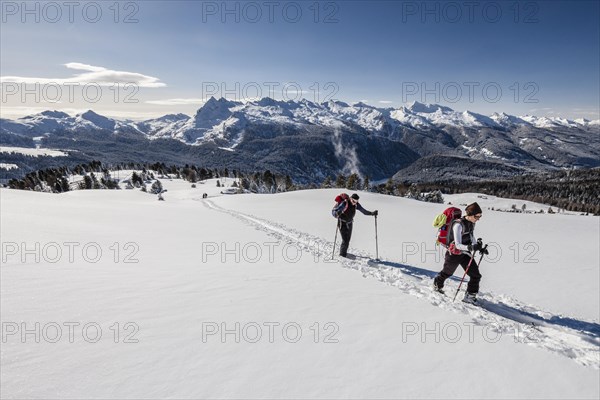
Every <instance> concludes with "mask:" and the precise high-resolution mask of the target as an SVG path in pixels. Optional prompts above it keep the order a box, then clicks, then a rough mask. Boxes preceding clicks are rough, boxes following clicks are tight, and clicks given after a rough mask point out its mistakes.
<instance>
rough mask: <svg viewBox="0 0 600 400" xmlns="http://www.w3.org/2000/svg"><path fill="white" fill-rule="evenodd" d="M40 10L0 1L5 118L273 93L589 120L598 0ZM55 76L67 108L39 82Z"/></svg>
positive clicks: (128, 112)
mask: <svg viewBox="0 0 600 400" xmlns="http://www.w3.org/2000/svg"><path fill="white" fill-rule="evenodd" d="M49 4H50V3H49V2H29V3H27V5H26V7H27V10H25V9H24V8H23V3H22V2H6V1H2V8H1V11H2V24H1V35H0V36H1V38H0V44H1V47H0V51H1V58H0V60H1V61H0V68H1V76H2V89H3V94H2V115H3V116H4V117H11V118H12V117H14V116H18V115H24V114H27V113H31V112H32V111H40V110H42V109H62V110H65V111H67V112H76V111H79V110H85V109H94V110H95V111H97V112H99V113H103V114H106V115H112V116H121V117H130V118H145V117H150V116H159V115H163V114H166V113H173V112H184V113H187V114H192V113H193V112H194V111H195V110H196V109H197V108H198V107H199V106H200V105H201V104H202V100H203V99H204V98H206V97H207V96H209V95H215V97H220V96H223V97H228V98H231V99H237V100H240V99H243V98H246V97H255V96H256V95H259V96H260V95H262V96H263V97H264V96H268V95H272V97H275V98H278V99H297V98H299V97H304V98H307V99H309V100H312V101H324V100H328V99H330V98H333V99H338V100H343V101H346V102H350V103H352V102H357V101H365V102H367V103H369V104H372V105H375V106H382V107H399V106H401V105H403V104H406V103H410V102H412V101H421V102H429V103H440V104H444V105H447V106H449V107H452V108H454V109H456V110H465V109H469V110H472V111H476V112H480V113H484V114H490V113H492V112H494V111H504V112H507V113H510V114H516V115H524V114H534V115H539V116H542V115H548V116H564V117H568V118H581V117H585V118H588V119H597V118H599V116H598V113H599V107H600V106H599V104H600V100H599V97H600V95H599V92H600V72H599V71H600V22H599V21H600V9H599V2H598V1H564V2H562V1H537V2H532V1H522V2H515V1H495V2H493V1H492V2H488V1H474V2H466V1H458V2H445V1H428V2H423V1H416V2H413V1H369V2H366V1H321V2H315V1H295V2H285V1H272V2H266V1H256V2H243V1H242V2H227V3H224V2H221V1H218V2H201V1H181V2H177V1H175V2H174V1H171V2H161V1H129V2H128V1H124V2H120V3H117V4H118V7H115V6H114V4H115V2H113V1H109V2H96V3H91V2H79V3H77V4H78V5H77V6H75V7H74V8H73V9H71V10H69V9H68V8H67V7H66V6H64V5H62V4H63V2H55V3H53V4H58V5H59V8H58V9H57V8H56V6H54V5H49ZM224 4H225V6H223V5H224ZM470 4H471V5H470ZM98 5H99V6H98ZM224 7H225V8H224ZM84 9H85V10H84ZM98 10H100V11H101V13H102V14H101V15H98V14H97V12H98ZM117 10H118V14H116V12H117ZM257 10H260V13H261V14H260V15H258V14H257ZM69 11H71V12H72V15H71V16H70V15H69ZM298 12H300V13H301V14H298ZM58 13H60V15H59V14H58ZM36 17H37V18H39V21H36V20H35V18H36ZM70 18H72V20H70ZM236 19H238V20H237V21H236ZM94 20H96V21H97V22H92V21H94ZM125 20H128V21H129V23H126V22H125ZM61 79H62V81H61ZM65 80H66V81H68V82H71V84H73V82H77V83H78V86H71V88H72V89H71V90H73V96H72V98H70V97H69V96H68V95H67V92H68V90H66V89H64V88H63V93H62V94H61V95H58V94H57V93H56V92H55V87H54V86H52V85H50V82H55V83H56V84H57V85H62V84H64V81H65ZM35 82H38V83H39V86H38V87H35V86H34V83H35ZM125 82H135V85H136V87H137V88H138V90H135V89H134V88H133V87H130V86H128V87H127V88H126V87H124V86H123V84H124V83H125ZM96 83H97V84H98V86H99V87H100V92H99V93H96V91H97V90H98V89H97V88H95V87H94V88H92V92H93V94H94V93H95V94H97V96H95V97H94V96H93V95H92V96H90V95H89V92H88V93H87V94H88V95H87V96H86V95H84V93H83V90H84V87H86V86H85V85H90V84H96ZM7 85H9V86H7ZM110 85H113V86H112V87H111V86H110ZM115 85H118V86H115ZM284 86H285V87H286V89H287V91H284V90H283V88H284ZM27 88H29V89H31V90H33V91H37V92H39V93H40V96H39V98H38V99H36V98H35V96H34V95H33V94H29V95H26V96H25V97H24V98H23V96H24V94H25V93H26V91H25V90H26V89H27ZM86 90H87V89H86ZM116 94H118V95H119V97H118V98H116V97H115V96H116ZM91 97H93V99H91ZM50 100H53V102H52V101H50ZM132 101H137V102H132Z"/></svg>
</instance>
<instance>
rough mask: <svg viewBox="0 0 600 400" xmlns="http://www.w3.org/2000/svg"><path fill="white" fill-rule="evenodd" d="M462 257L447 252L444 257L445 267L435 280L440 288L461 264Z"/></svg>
mask: <svg viewBox="0 0 600 400" xmlns="http://www.w3.org/2000/svg"><path fill="white" fill-rule="evenodd" d="M460 257H461V256H460V255H453V254H450V252H449V251H447V252H446V256H445V257H444V267H443V268H442V270H441V271H440V272H439V273H438V274H437V276H436V277H435V279H434V280H433V281H434V283H435V285H436V286H437V287H438V288H440V289H441V288H443V287H444V281H445V280H446V279H448V278H450V277H451V276H452V275H453V274H454V271H456V268H458V264H460Z"/></svg>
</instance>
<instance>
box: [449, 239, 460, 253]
mask: <svg viewBox="0 0 600 400" xmlns="http://www.w3.org/2000/svg"><path fill="white" fill-rule="evenodd" d="M448 251H449V252H450V254H453V255H455V256H457V255H459V254H462V252H461V251H460V250H459V249H457V248H456V246H455V245H454V242H452V243H450V246H448Z"/></svg>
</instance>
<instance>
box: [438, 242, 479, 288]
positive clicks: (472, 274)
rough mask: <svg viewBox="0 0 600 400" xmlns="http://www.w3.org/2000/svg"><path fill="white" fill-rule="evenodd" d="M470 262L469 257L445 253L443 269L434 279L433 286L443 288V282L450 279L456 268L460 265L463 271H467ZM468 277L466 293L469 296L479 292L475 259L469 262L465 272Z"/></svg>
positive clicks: (477, 266)
mask: <svg viewBox="0 0 600 400" xmlns="http://www.w3.org/2000/svg"><path fill="white" fill-rule="evenodd" d="M470 261H471V256H470V255H468V254H458V255H454V254H450V252H449V251H447V252H446V257H444V268H443V269H442V270H441V271H440V273H439V274H438V275H437V276H436V277H435V279H434V282H435V284H436V285H437V286H438V287H440V288H442V287H444V281H445V280H446V279H448V278H450V277H451V276H452V275H453V274H454V271H456V268H458V266H459V265H460V266H461V267H462V268H463V269H464V270H466V269H467V266H468V265H469V262H470ZM467 275H469V278H470V279H469V284H468V285H467V292H469V293H471V294H476V293H478V292H479V281H480V280H481V274H480V273H479V265H477V262H476V261H475V259H473V261H472V262H471V266H470V267H469V271H468V272H467Z"/></svg>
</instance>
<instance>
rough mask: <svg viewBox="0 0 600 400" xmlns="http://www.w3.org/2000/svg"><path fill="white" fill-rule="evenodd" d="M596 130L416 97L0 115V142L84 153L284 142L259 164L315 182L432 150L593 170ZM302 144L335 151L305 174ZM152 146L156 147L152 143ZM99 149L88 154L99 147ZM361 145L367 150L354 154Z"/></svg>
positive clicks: (253, 148)
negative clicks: (32, 142)
mask: <svg viewBox="0 0 600 400" xmlns="http://www.w3.org/2000/svg"><path fill="white" fill-rule="evenodd" d="M599 129H600V120H595V121H588V120H584V119H578V120H568V119H565V118H560V117H551V118H550V117H536V116H530V115H526V116H513V115H508V114H505V113H494V114H492V115H490V116H486V115H482V114H478V113H474V112H471V111H463V112H460V111H455V110H453V109H451V108H449V107H446V106H442V105H438V104H423V103H419V102H414V103H412V104H411V105H410V106H408V107H400V108H378V107H373V106H371V105H368V104H364V103H356V104H352V105H350V104H347V103H344V102H341V101H328V102H324V103H320V104H319V103H314V102H311V101H308V100H305V99H303V100H300V101H278V100H274V99H271V98H268V97H267V98H263V99H260V100H257V101H250V102H237V101H230V100H227V99H224V98H220V99H216V98H214V97H212V98H210V99H209V100H208V101H207V102H206V103H205V104H204V105H203V106H202V107H201V108H200V109H198V111H197V112H196V114H195V115H193V116H187V115H185V114H169V115H165V116H163V117H160V118H156V119H150V120H146V121H141V122H136V121H131V120H125V121H121V120H116V119H112V118H108V117H105V116H102V115H99V114H97V113H95V112H93V111H91V110H89V111H86V112H84V113H81V114H77V115H75V116H70V115H68V114H66V113H63V112H59V111H44V112H42V113H39V114H35V115H31V116H27V117H23V118H20V119H16V120H6V119H2V120H0V139H2V141H1V143H3V144H15V143H18V144H19V145H22V142H18V141H17V140H27V139H28V138H31V139H33V138H36V140H37V141H38V143H42V144H43V145H44V146H45V147H49V146H55V147H56V146H57V145H62V147H59V148H64V145H65V143H64V141H60V140H58V139H59V138H62V139H64V138H65V137H70V138H71V139H73V140H72V142H75V143H69V145H68V148H70V149H76V150H79V151H85V150H90V149H89V146H88V147H87V148H82V147H81V146H79V143H77V142H80V141H81V140H80V139H81V138H82V137H87V136H89V135H92V136H91V137H93V138H94V140H95V141H96V145H98V146H100V145H99V143H98V141H104V142H106V141H109V142H110V141H114V140H115V137H121V138H127V139H128V140H129V141H136V140H137V141H142V140H144V141H148V140H150V141H156V140H157V139H170V140H175V141H178V142H180V143H182V144H185V145H190V146H193V147H203V146H208V148H210V149H211V153H210V154H212V155H213V156H214V154H215V153H214V152H215V151H217V152H218V153H222V152H223V151H227V152H230V153H236V154H235V156H233V155H231V154H230V155H229V156H228V157H229V158H230V161H231V163H232V164H234V165H235V164H243V165H248V164H250V165H251V166H256V164H257V162H259V159H258V158H256V156H257V154H256V152H257V151H258V150H259V149H260V150H265V151H266V152H267V153H269V152H270V153H272V152H273V151H278V150H282V149H283V148H285V147H286V146H287V148H286V149H284V150H285V151H284V153H285V154H284V157H277V160H278V161H277V162H275V161H273V162H269V161H268V160H267V162H266V166H267V167H270V168H272V169H275V170H287V171H282V172H295V174H296V175H297V174H298V173H299V172H301V174H304V173H305V174H306V175H308V176H311V177H316V178H318V177H323V176H324V175H327V174H331V173H334V174H335V173H336V172H341V171H343V172H359V173H362V174H365V175H371V176H372V177H376V178H384V177H386V176H391V175H393V174H394V173H395V172H397V171H392V169H393V168H398V167H405V166H407V165H408V164H411V163H412V162H414V161H415V160H417V159H419V158H423V157H431V156H433V155H438V154H442V155H443V156H452V157H462V158H468V159H474V160H479V161H481V162H484V163H488V162H490V163H493V165H490V166H489V168H486V167H484V168H483V170H486V169H491V170H495V169H496V170H499V169H502V168H501V166H502V165H508V166H510V167H511V168H517V169H526V170H531V169H533V170H539V169H548V168H571V167H597V166H600V161H599V160H600V138H599V135H598V131H599ZM99 133H102V134H103V135H104V136H102V135H98V134H99ZM107 135H108V136H107ZM292 138H293V140H292ZM258 142H260V146H258ZM160 143H163V142H160ZM309 143H312V144H313V145H314V144H315V143H321V144H325V147H327V148H328V151H326V153H323V152H322V150H317V151H318V152H319V153H320V154H321V156H323V157H317V159H320V160H323V159H324V158H325V159H327V158H332V157H333V160H332V162H330V163H329V164H330V165H329V166H327V165H321V166H319V168H318V169H313V170H312V171H306V168H307V167H308V168H310V165H313V163H312V161H311V162H307V160H304V161H302V162H296V161H294V159H293V158H294V157H291V158H290V155H291V154H293V152H296V153H297V151H296V150H297V149H302V148H304V147H305V146H306V145H309ZM391 143H393V146H396V147H397V146H398V145H400V144H401V145H404V146H405V147H403V148H402V149H399V152H398V156H400V157H402V159H401V160H400V159H398V160H395V161H394V160H392V161H394V162H392V163H390V164H389V165H387V166H383V167H382V166H379V167H376V166H374V164H377V163H378V160H377V159H371V160H366V158H369V157H370V158H373V157H377V158H380V157H381V156H382V155H383V154H382V153H381V152H380V151H375V150H374V149H373V148H372V147H373V146H375V147H377V148H378V149H379V150H381V149H382V148H386V146H387V147H389V146H388V145H390V144H391ZM251 144H253V145H251ZM112 146H113V147H114V143H113V144H112ZM144 146H148V144H145V145H144ZM153 146H154V147H155V148H156V146H157V144H156V143H155V144H154V145H153ZM169 146H170V147H172V146H174V144H172V143H171V144H169ZM309 146H310V145H309ZM100 147H102V146H100ZM100 147H98V148H95V150H98V151H100V152H102V149H101V148H100ZM159 147H160V146H159ZM369 147H371V151H370V153H371V155H369V152H365V151H362V152H361V150H365V149H366V148H369ZM290 150H293V152H290ZM313 150H315V149H313ZM186 151H191V152H192V153H197V152H198V151H199V152H200V153H205V152H204V151H201V150H186ZM214 157H217V158H219V156H218V155H217V156H214ZM253 157H254V158H253ZM265 157H266V158H268V156H267V155H265ZM265 157H262V159H261V160H264V159H265ZM385 157H388V158H389V157H391V158H392V159H393V158H394V155H390V154H385ZM158 158H160V157H158ZM437 159H438V158H436V162H438V161H437ZM439 159H440V160H441V161H440V162H441V164H442V167H444V165H445V164H447V163H446V162H445V161H443V160H444V157H439ZM186 162H187V160H186ZM336 163H337V164H339V165H335V164H336ZM325 164H327V163H325ZM453 164H454V163H453ZM373 167H375V168H374V169H373ZM512 171H513V170H512V169H511V172H510V174H512V173H513V172H512Z"/></svg>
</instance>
